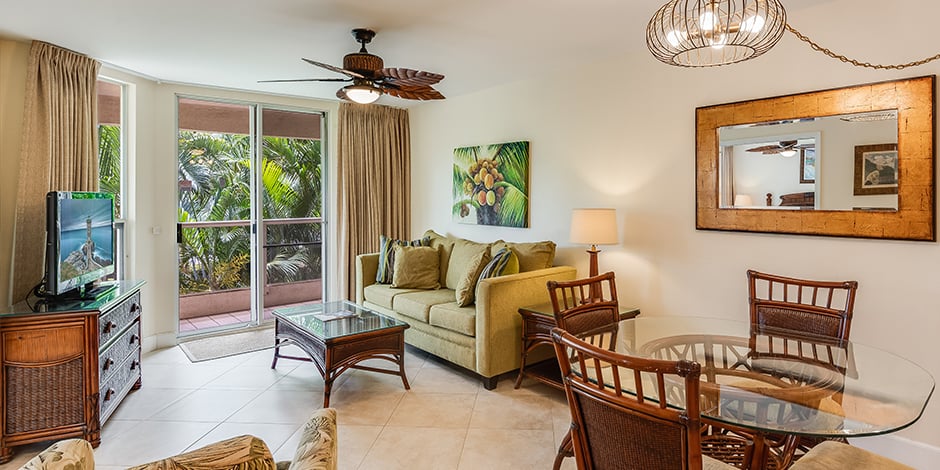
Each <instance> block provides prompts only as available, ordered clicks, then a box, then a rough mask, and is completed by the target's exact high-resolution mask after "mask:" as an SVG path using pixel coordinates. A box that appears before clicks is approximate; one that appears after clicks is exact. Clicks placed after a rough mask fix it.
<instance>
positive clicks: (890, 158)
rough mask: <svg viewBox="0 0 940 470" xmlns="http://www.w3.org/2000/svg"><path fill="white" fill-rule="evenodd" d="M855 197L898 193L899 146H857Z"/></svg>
mask: <svg viewBox="0 0 940 470" xmlns="http://www.w3.org/2000/svg"><path fill="white" fill-rule="evenodd" d="M854 181H855V195H856V196H866V195H870V194H897V193H898V146H897V144H877V145H856V146H855V179H854Z"/></svg>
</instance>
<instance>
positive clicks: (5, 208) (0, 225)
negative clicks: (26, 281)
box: [0, 38, 29, 308]
mask: <svg viewBox="0 0 940 470" xmlns="http://www.w3.org/2000/svg"><path fill="white" fill-rule="evenodd" d="M28 58H29V44H28V43H24V42H17V41H10V40H7V39H2V38H0V168H3V171H0V308H3V307H5V306H8V305H10V288H11V282H12V281H11V278H10V264H11V263H12V262H13V221H14V220H15V219H16V175H17V173H18V170H19V164H20V145H21V143H22V141H23V139H22V134H23V102H24V99H25V95H26V61H27V60H28Z"/></svg>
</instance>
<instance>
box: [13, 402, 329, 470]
mask: <svg viewBox="0 0 940 470" xmlns="http://www.w3.org/2000/svg"><path fill="white" fill-rule="evenodd" d="M336 460H337V440H336V411H335V410H334V409H332V408H324V409H320V410H317V411H315V412H314V413H313V415H311V416H310V419H308V420H307V423H306V424H304V429H303V434H302V436H301V438H300V443H299V444H298V445H297V450H296V451H295V452H294V458H293V459H292V460H291V461H290V462H286V461H285V462H276V463H275V462H274V458H273V457H272V456H271V451H270V450H269V449H268V446H267V445H266V444H265V443H264V441H262V440H261V439H258V438H257V437H254V436H247V435H246V436H238V437H233V438H231V439H226V440H224V441H220V442H216V443H214V444H209V445H207V446H205V447H201V448H199V449H196V450H193V451H190V452H186V453H183V454H179V455H174V456H172V457H167V458H165V459H163V460H158V461H156V462H150V463H147V464H143V465H138V466H136V467H131V470H191V469H200V470H207V469H215V468H218V469H230V470H275V469H277V470H336ZM94 468H95V458H94V453H93V451H92V448H91V444H89V443H88V441H85V440H82V439H67V440H63V441H59V442H56V443H55V444H53V445H51V446H50V447H49V448H47V449H46V450H44V451H42V452H41V453H39V455H37V456H36V457H33V459H32V460H30V461H29V462H26V465H24V466H22V467H21V468H20V470H60V469H61V470H92V469H94Z"/></svg>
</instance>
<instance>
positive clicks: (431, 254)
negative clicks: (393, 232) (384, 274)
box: [392, 246, 441, 289]
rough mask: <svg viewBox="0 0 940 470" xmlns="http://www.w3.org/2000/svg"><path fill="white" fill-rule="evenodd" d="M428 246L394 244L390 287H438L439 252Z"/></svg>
mask: <svg viewBox="0 0 940 470" xmlns="http://www.w3.org/2000/svg"><path fill="white" fill-rule="evenodd" d="M438 252H439V250H438V249H437V248H431V247H429V246H396V247H395V269H394V272H393V273H392V287H396V288H409V289H440V287H441V274H440V273H441V271H440V268H439V266H438V265H439V264H440V258H441V257H440V254H439V253H438Z"/></svg>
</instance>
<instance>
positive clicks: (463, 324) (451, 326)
mask: <svg viewBox="0 0 940 470" xmlns="http://www.w3.org/2000/svg"><path fill="white" fill-rule="evenodd" d="M428 323H430V324H431V325H432V326H438V327H441V328H444V329H447V330H450V331H454V332H457V333H460V334H463V335H467V336H476V330H477V328H476V327H477V309H476V307H474V306H472V305H471V306H469V307H461V306H459V305H457V302H448V303H446V304H438V305H435V306H433V307H431V311H430V312H429V314H428Z"/></svg>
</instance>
